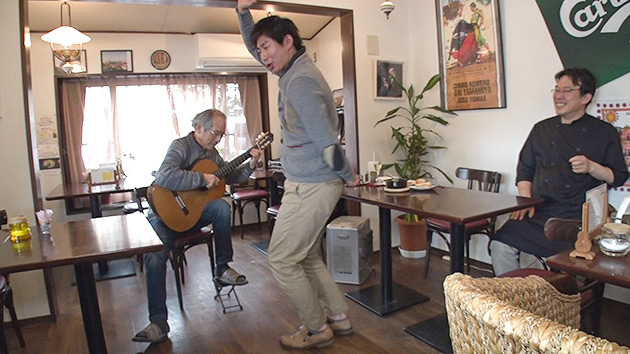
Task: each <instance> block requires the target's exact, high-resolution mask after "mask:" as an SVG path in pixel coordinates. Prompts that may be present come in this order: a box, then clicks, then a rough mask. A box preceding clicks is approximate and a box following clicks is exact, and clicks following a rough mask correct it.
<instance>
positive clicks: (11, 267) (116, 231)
mask: <svg viewBox="0 0 630 354" xmlns="http://www.w3.org/2000/svg"><path fill="white" fill-rule="evenodd" d="M31 230H32V232H33V237H32V239H31V241H30V242H28V243H21V244H12V243H11V242H10V241H6V242H4V243H2V244H0V274H8V273H16V272H24V271H29V270H34V269H44V268H52V267H58V266H64V265H70V264H72V265H74V272H75V275H76V277H77V291H78V292H79V301H80V303H81V314H82V316H83V326H84V328H85V337H86V339H87V342H88V348H89V351H90V353H107V347H106V345H105V336H104V334H103V326H102V323H101V314H100V310H99V305H98V295H97V293H96V285H95V282H94V272H93V270H92V263H94V262H99V261H104V260H112V259H120V258H128V257H132V256H135V255H141V254H144V253H151V252H159V251H161V250H162V247H163V246H162V242H161V241H160V239H159V238H158V236H157V235H156V234H155V231H153V227H151V224H149V222H148V221H147V220H146V218H145V217H144V215H143V214H142V213H134V214H129V215H121V216H108V217H104V218H96V219H89V220H82V221H73V222H67V223H60V224H52V225H51V233H50V235H44V234H41V233H40V232H39V230H38V229H36V228H32V229H31ZM7 236H8V233H7V232H5V231H0V242H2V241H5V239H6V237H7ZM16 246H20V247H19V248H18V247H16Z"/></svg>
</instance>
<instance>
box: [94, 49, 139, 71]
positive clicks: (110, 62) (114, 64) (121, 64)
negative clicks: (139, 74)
mask: <svg viewBox="0 0 630 354" xmlns="http://www.w3.org/2000/svg"><path fill="white" fill-rule="evenodd" d="M101 72H102V73H121V72H122V73H125V72H129V73H132V72H133V54H132V52H131V50H101Z"/></svg>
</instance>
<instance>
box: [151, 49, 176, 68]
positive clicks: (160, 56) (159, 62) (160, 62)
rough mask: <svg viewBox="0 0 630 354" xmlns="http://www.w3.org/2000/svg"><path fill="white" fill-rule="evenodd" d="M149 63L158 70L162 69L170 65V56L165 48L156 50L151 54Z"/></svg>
mask: <svg viewBox="0 0 630 354" xmlns="http://www.w3.org/2000/svg"><path fill="white" fill-rule="evenodd" d="M151 65H153V67H154V68H156V69H158V70H164V69H166V68H168V66H169V65H171V56H170V55H169V54H168V53H167V52H166V51H165V50H162V49H159V50H156V51H155V52H153V54H151Z"/></svg>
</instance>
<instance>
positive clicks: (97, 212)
mask: <svg viewBox="0 0 630 354" xmlns="http://www.w3.org/2000/svg"><path fill="white" fill-rule="evenodd" d="M90 213H91V214H92V218H100V217H102V216H103V212H102V211H101V200H100V196H99V195H98V194H90ZM108 270H109V269H108V267H107V262H98V274H106V273H107V271H108Z"/></svg>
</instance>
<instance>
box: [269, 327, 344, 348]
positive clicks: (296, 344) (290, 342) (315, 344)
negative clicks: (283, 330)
mask: <svg viewBox="0 0 630 354" xmlns="http://www.w3.org/2000/svg"><path fill="white" fill-rule="evenodd" d="M334 340H335V336H334V334H333V331H332V330H331V329H330V327H329V326H326V329H325V330H323V331H321V332H317V333H309V331H308V330H307V329H306V327H304V326H300V329H299V330H298V331H297V332H295V333H293V334H292V335H289V336H282V337H280V346H282V348H285V349H312V348H324V347H327V346H329V345H331V344H332V342H333V341H334Z"/></svg>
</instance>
